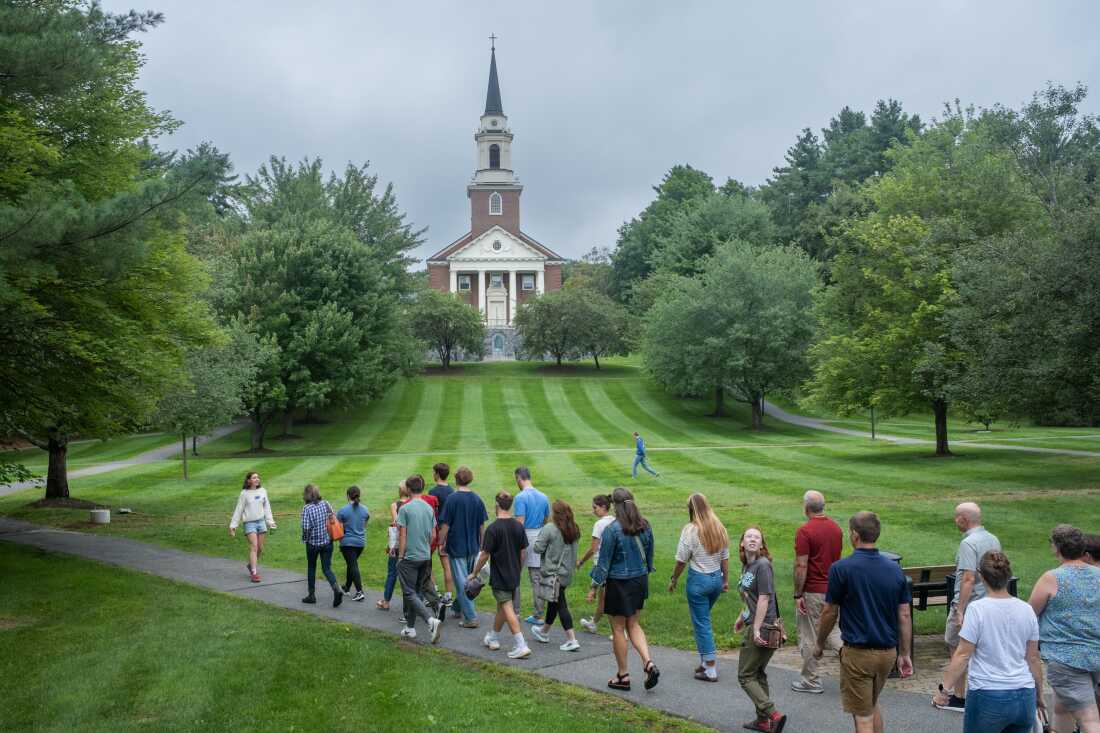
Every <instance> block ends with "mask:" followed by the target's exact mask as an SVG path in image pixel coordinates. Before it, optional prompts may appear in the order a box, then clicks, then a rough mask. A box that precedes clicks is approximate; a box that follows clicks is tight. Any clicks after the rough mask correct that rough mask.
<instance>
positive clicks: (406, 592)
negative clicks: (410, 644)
mask: <svg viewBox="0 0 1100 733" xmlns="http://www.w3.org/2000/svg"><path fill="white" fill-rule="evenodd" d="M405 485H406V486H407V487H408V488H409V494H410V495H411V496H412V500H411V501H410V502H409V503H407V504H405V505H404V506H402V507H401V508H400V509H398V510H397V579H398V581H399V582H400V583H401V601H402V606H403V607H404V610H405V627H404V628H403V629H401V636H403V637H405V638H406V639H415V638H416V619H417V617H419V618H422V619H424V621H425V622H426V623H427V624H428V632H429V633H430V634H431V640H432V643H433V644H434V643H436V642H437V641H439V633H440V630H441V629H442V626H443V622H442V621H441V620H440V619H438V618H436V616H435V614H436V613H438V611H439V609H440V603H439V595H438V594H437V593H436V590H435V584H434V583H432V540H433V539H434V538H435V511H434V510H433V508H432V505H431V504H429V503H428V502H427V501H419V500H420V499H422V498H423V494H424V477H423V476H420V475H419V474H418V475H415V476H409V477H408V478H407V479H405ZM428 606H431V608H432V612H429V611H428Z"/></svg>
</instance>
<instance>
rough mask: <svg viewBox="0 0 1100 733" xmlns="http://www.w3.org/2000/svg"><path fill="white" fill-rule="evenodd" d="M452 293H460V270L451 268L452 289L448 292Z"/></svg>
mask: <svg viewBox="0 0 1100 733" xmlns="http://www.w3.org/2000/svg"><path fill="white" fill-rule="evenodd" d="M448 292H451V293H457V292H458V270H456V269H454V268H453V267H452V268H451V289H450V290H449V291H448Z"/></svg>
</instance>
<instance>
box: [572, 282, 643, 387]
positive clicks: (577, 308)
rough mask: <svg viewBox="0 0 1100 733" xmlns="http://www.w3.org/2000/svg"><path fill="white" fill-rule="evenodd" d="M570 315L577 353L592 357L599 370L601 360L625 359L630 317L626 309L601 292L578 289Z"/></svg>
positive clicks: (573, 294) (573, 292)
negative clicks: (608, 357)
mask: <svg viewBox="0 0 1100 733" xmlns="http://www.w3.org/2000/svg"><path fill="white" fill-rule="evenodd" d="M570 294H571V295H572V296H573V298H574V303H573V308H572V309H571V311H570V312H571V314H572V316H573V318H574V319H576V324H575V331H574V332H575V333H576V338H577V352H578V353H580V354H581V355H584V356H591V357H592V360H593V361H594V362H595V363H596V368H597V369H599V368H600V357H601V356H626V355H627V354H629V353H630V347H631V343H630V339H629V335H630V331H629V327H630V324H629V316H628V315H627V312H626V309H625V308H623V307H622V306H621V305H619V304H618V303H616V302H615V301H614V300H612V299H611V298H609V297H607V296H606V295H604V294H603V293H601V292H598V291H596V290H590V289H583V288H578V289H576V290H574V291H571V293H570Z"/></svg>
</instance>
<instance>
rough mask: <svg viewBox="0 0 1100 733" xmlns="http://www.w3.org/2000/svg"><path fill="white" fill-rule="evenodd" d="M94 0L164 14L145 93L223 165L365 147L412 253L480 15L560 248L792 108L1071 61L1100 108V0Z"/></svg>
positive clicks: (581, 243)
mask: <svg viewBox="0 0 1100 733" xmlns="http://www.w3.org/2000/svg"><path fill="white" fill-rule="evenodd" d="M152 3H153V4H150V5H134V4H132V3H125V2H117V1H116V0H108V1H107V2H106V3H105V5H106V7H107V8H108V9H109V10H116V11H118V10H127V9H129V8H131V7H135V8H137V9H153V10H160V11H162V12H164V14H165V16H166V22H165V23H164V24H163V25H162V26H160V27H159V28H157V29H155V30H153V31H152V32H150V33H147V34H144V35H142V36H140V40H141V41H142V42H143V44H144V48H145V54H146V56H147V59H148V61H147V64H146V66H145V68H144V71H143V73H142V82H141V83H142V87H143V88H144V89H145V90H146V91H147V92H148V95H149V100H150V102H151V104H152V105H153V106H154V107H156V108H159V109H168V110H171V111H172V113H173V114H174V115H175V116H176V117H177V118H179V119H180V120H182V121H183V122H184V123H185V124H184V127H183V128H182V129H181V130H180V131H179V132H178V133H177V134H175V135H174V136H173V137H172V138H170V139H168V140H167V141H164V142H163V144H164V145H165V146H166V147H171V148H180V149H183V148H188V147H192V146H194V145H195V144H197V143H198V142H200V141H203V140H209V141H211V142H213V143H214V144H215V145H217V146H218V147H219V148H220V149H221V150H222V151H224V152H228V153H229V154H230V155H231V156H232V160H233V162H234V164H235V166H236V169H237V172H238V173H250V172H253V171H255V170H256V168H257V167H258V166H259V165H260V164H261V163H262V162H264V161H265V160H266V159H267V157H268V156H270V155H280V156H285V157H286V158H288V159H290V160H300V159H301V158H303V157H305V156H310V157H316V156H320V157H321V158H323V159H324V161H325V164H326V166H328V167H331V168H338V169H342V168H343V167H344V165H345V164H346V163H347V162H348V161H352V162H356V163H361V162H364V161H368V160H369V161H370V163H371V167H372V169H373V171H374V172H375V173H376V174H377V175H378V176H379V178H380V180H381V181H383V182H392V183H393V185H394V187H395V190H396V194H397V200H398V203H399V205H400V207H401V209H402V210H403V211H405V212H406V213H407V214H408V220H409V221H411V222H412V223H413V224H415V225H416V226H418V227H422V226H426V227H428V231H427V235H426V237H427V239H426V243H425V245H424V246H423V247H421V248H420V249H419V250H418V251H417V252H416V253H415V254H417V255H418V256H420V257H423V256H426V255H428V254H431V252H433V251H434V250H436V249H438V248H440V247H442V246H444V245H445V244H447V243H449V242H450V241H452V240H454V239H456V238H457V237H459V236H461V235H462V234H464V233H465V232H466V231H467V230H468V229H469V210H468V202H467V199H466V190H465V187H466V184H467V183H468V182H469V179H470V176H471V175H472V173H473V170H474V164H475V156H474V154H475V148H474V142H473V132H474V129H475V127H476V125H477V122H478V117H479V116H480V114H481V112H482V110H483V108H484V104H485V88H486V83H487V80H488V71H489V40H488V36H489V34H490V33H495V34H496V35H497V36H498V37H499V39H498V40H497V63H498V69H499V74H500V84H501V92H502V97H503V101H504V111H505V113H506V114H507V115H508V118H509V124H510V125H511V128H512V131H513V133H514V134H515V141H514V142H513V165H514V168H515V170H516V173H517V175H518V176H519V177H520V180H521V181H522V182H523V183H524V185H525V187H526V188H525V190H524V194H523V198H522V202H523V209H522V220H521V224H522V226H523V229H524V231H526V232H527V233H528V234H530V235H532V236H534V237H536V238H537V239H539V240H541V241H542V242H544V243H545V244H547V245H548V246H549V247H551V248H553V249H555V250H557V251H558V252H559V253H560V254H563V255H565V256H577V255H580V254H582V253H583V252H585V251H587V250H588V249H590V248H591V247H592V246H594V245H599V246H612V245H613V244H614V242H615V236H616V230H617V229H618V227H619V225H620V224H622V222H623V221H625V220H627V219H629V218H630V217H632V216H634V215H635V214H637V213H638V212H639V211H640V210H641V209H642V208H644V207H645V205H646V204H647V203H648V202H649V201H650V200H651V199H652V196H653V192H652V190H651V186H653V185H655V184H657V183H658V182H659V181H660V179H661V176H662V175H663V174H664V173H665V172H666V171H667V170H668V169H669V168H670V167H671V166H673V165H675V164H677V163H689V164H691V165H692V166H695V167H697V168H700V169H702V170H705V171H706V172H708V173H709V174H711V176H713V177H714V179H715V181H716V182H717V183H721V182H723V181H724V180H725V179H726V178H727V177H730V176H732V177H734V178H737V179H739V180H741V181H743V182H745V183H748V184H760V183H762V182H764V180H765V179H766V178H767V177H768V176H769V174H770V173H771V169H772V168H773V167H774V166H776V165H780V164H781V163H782V160H783V154H784V152H785V150H786V149H787V148H788V147H789V146H790V145H791V144H792V143H793V142H794V139H795V136H796V135H797V134H798V131H799V130H800V129H801V128H803V127H807V126H809V127H812V128H814V129H815V130H817V129H819V128H821V127H823V126H825V125H826V124H827V123H828V120H829V118H830V117H831V116H832V115H834V114H835V113H836V112H837V111H838V110H840V109H841V108H842V107H843V106H844V105H849V106H851V107H853V108H856V109H862V110H866V111H869V110H870V109H871V108H872V107H873V106H874V103H875V101H876V100H878V99H882V98H890V97H892V98H895V99H898V100H899V101H901V103H902V105H903V106H904V108H905V109H906V111H908V112H917V113H919V114H920V115H921V116H922V117H923V118H925V119H928V118H930V117H932V116H934V115H936V114H938V113H939V111H940V110H941V109H942V108H943V103H944V102H945V101H948V100H953V99H955V98H959V99H961V100H962V102H963V103H964V105H965V104H974V105H976V106H991V105H993V104H995V103H998V102H1000V103H1003V104H1007V105H1011V106H1019V104H1020V103H1022V102H1024V101H1025V100H1027V99H1028V98H1029V97H1030V95H1031V94H1032V92H1034V91H1035V90H1037V89H1040V88H1041V87H1042V86H1043V85H1044V84H1045V82H1046V81H1047V80H1052V81H1055V82H1059V83H1062V84H1065V85H1067V86H1068V85H1072V84H1073V83H1075V82H1077V81H1082V82H1084V83H1086V84H1088V85H1089V87H1090V89H1091V90H1092V96H1091V97H1090V98H1089V100H1088V101H1087V102H1086V108H1087V111H1089V112H1094V113H1095V112H1097V111H1100V43H1098V42H1097V28H1100V3H1098V2H1094V1H1093V0H1078V1H1075V2H1070V1H1065V2H1061V1H1057V0H1051V1H1050V2H1035V1H1034V0H1024V1H1021V0H996V1H995V2H993V1H991V2H982V3H979V2H970V3H968V2H962V1H961V0H925V1H924V2H920V3H913V2H911V0H908V1H906V2H895V1H893V0H890V1H887V0H875V1H874V2H869V1H868V2H835V1H833V2H824V1H822V2H793V1H792V2H773V3H764V2H745V1H743V0H741V1H737V0H714V1H713V2H692V1H690V0H681V1H680V2H675V3H669V2H641V1H640V0H633V1H627V0H622V1H618V0H616V1H609V0H599V1H598V2H597V0H592V1H591V2H566V1H564V0H557V1H556V2H552V3H549V2H547V3H538V4H536V3H533V2H513V3H502V2H499V0H498V1H497V2H483V1H482V0H465V1H464V2H446V3H443V2H439V3H427V2H403V3H398V2H392V1H391V2H350V1H349V2H320V1H315V2H311V3H302V2H297V1H296V2H283V1H279V2H273V1H267V2H212V1H210V2H207V1H205V0H203V1H200V0H152Z"/></svg>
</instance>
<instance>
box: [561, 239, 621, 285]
mask: <svg viewBox="0 0 1100 733" xmlns="http://www.w3.org/2000/svg"><path fill="white" fill-rule="evenodd" d="M613 277H614V272H613V270H612V268H611V251H610V250H609V249H608V248H607V247H593V248H592V249H590V250H589V251H588V252H585V253H584V254H583V255H581V258H580V259H579V260H570V261H569V262H566V263H565V266H564V267H562V285H561V286H562V289H565V290H572V289H575V288H583V289H586V290H594V291H596V292H598V293H603V294H604V295H607V296H611V295H612V293H613V291H612V287H611V282H612V278H613Z"/></svg>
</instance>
